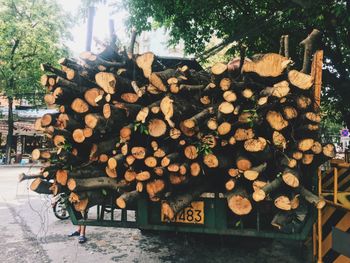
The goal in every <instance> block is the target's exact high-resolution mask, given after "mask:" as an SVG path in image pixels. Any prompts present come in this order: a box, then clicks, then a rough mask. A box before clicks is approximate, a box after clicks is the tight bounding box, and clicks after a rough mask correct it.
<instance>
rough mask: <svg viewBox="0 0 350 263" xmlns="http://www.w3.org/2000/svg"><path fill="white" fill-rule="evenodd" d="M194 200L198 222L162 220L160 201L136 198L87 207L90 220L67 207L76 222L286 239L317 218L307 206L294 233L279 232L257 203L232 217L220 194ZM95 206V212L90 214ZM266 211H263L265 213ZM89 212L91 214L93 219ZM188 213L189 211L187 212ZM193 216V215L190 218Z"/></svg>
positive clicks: (303, 234)
mask: <svg viewBox="0 0 350 263" xmlns="http://www.w3.org/2000/svg"><path fill="white" fill-rule="evenodd" d="M196 202H203V203H202V204H203V205H204V207H203V210H202V212H203V214H201V216H202V217H203V218H198V219H201V220H198V221H200V222H201V223H196V222H195V221H194V220H193V221H192V222H188V221H187V222H186V223H183V222H182V223H181V222H165V221H164V220H162V219H161V206H160V204H161V203H160V202H150V201H148V200H147V199H139V200H138V202H137V204H136V205H135V207H134V208H132V209H130V208H129V209H128V210H127V209H117V208H116V207H115V206H114V205H113V204H111V205H108V206H96V207H94V208H91V209H90V212H89V219H82V220H77V218H76V217H75V215H74V213H73V210H72V207H71V206H68V211H69V213H70V216H71V220H72V223H73V224H75V225H90V226H106V227H124V228H138V229H140V230H146V231H147V230H155V231H174V232H188V233H205V234H216V235H232V236H248V237H263V238H285V239H291V240H305V239H306V238H307V237H308V235H309V234H310V232H311V229H312V225H313V223H314V222H315V219H316V215H317V213H316V210H315V209H314V208H313V207H309V208H308V213H307V216H306V219H305V220H304V222H303V225H302V228H301V230H299V231H298V232H297V233H282V232H279V231H277V230H275V229H274V228H272V226H271V225H270V221H269V222H267V220H266V214H265V216H262V215H263V214H264V212H265V210H266V207H263V206H258V207H257V209H255V210H254V211H253V212H252V213H251V214H250V215H249V216H244V217H238V216H234V215H233V213H232V212H231V211H229V209H228V207H227V202H226V198H224V197H223V195H220V194H214V193H210V194H206V195H204V196H203V195H202V197H200V198H198V199H197V200H196ZM93 209H96V213H93V212H95V211H93ZM265 213H266V212H265ZM90 214H94V216H92V218H91V217H90ZM189 214H191V213H189ZM190 219H192V217H190Z"/></svg>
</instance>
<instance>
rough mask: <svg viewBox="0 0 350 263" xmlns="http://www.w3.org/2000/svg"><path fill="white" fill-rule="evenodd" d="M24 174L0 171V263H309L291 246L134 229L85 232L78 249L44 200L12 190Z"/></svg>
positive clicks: (23, 186) (21, 187)
mask: <svg viewBox="0 0 350 263" xmlns="http://www.w3.org/2000/svg"><path fill="white" fill-rule="evenodd" d="M36 169H37V168H33V169H32V170H31V172H35V170H36ZM28 170H29V168H18V167H17V168H9V167H1V166H0V262H6V263H12V262H13V263H20V262H30V263H31V262H35V263H40V262H82V263H89V262H94V263H96V262H101V263H102V262H147V263H153V262H191V263H193V262H201V263H202V262H210V263H211V262H225V263H226V262H235V263H240V262H242V263H243V262H244V263H251V262H252V263H253V262H259V263H264V262H266V263H270V262H271V263H275V262H276V263H277V262H278V263H281V262H283V263H297V262H298V263H299V262H300V263H305V262H311V261H310V251H309V250H305V249H300V246H299V245H297V244H295V243H293V242H286V241H279V240H266V239H260V240H255V239H242V238H222V237H213V236H206V235H195V236H193V235H184V234H175V233H167V234H166V233H161V234H154V233H152V234H141V232H140V231H139V230H137V229H117V228H98V227H89V228H88V238H89V240H88V242H87V243H86V244H84V245H80V244H78V243H77V240H76V238H68V237H67V233H69V232H71V231H72V230H73V227H72V225H71V224H70V222H69V221H60V220H58V219H56V218H55V217H54V215H53V213H52V210H51V206H50V200H49V199H48V198H47V197H44V196H39V195H37V194H35V193H31V192H30V191H29V190H28V186H29V182H22V183H20V184H17V176H18V174H19V173H20V172H28Z"/></svg>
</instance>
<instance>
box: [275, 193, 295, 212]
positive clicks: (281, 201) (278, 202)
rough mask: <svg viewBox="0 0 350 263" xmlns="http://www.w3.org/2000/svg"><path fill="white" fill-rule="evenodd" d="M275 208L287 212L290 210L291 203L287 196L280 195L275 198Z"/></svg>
mask: <svg viewBox="0 0 350 263" xmlns="http://www.w3.org/2000/svg"><path fill="white" fill-rule="evenodd" d="M274 204H275V206H276V207H277V208H278V209H281V210H284V211H289V210H291V209H292V203H291V200H290V199H289V197H288V196H285V195H281V196H279V197H277V198H276V199H275V201H274Z"/></svg>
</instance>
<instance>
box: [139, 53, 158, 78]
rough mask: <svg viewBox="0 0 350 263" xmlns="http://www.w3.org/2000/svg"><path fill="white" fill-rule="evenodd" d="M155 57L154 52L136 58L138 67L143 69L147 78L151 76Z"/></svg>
mask: <svg viewBox="0 0 350 263" xmlns="http://www.w3.org/2000/svg"><path fill="white" fill-rule="evenodd" d="M154 57H155V56H154V54H153V53H152V52H146V53H144V54H142V55H140V56H138V57H137V58H136V65H137V66H138V67H139V68H140V69H142V71H143V75H144V77H145V78H149V77H150V76H151V73H152V63H153V61H154Z"/></svg>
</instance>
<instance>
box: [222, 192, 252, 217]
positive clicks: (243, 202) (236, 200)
mask: <svg viewBox="0 0 350 263" xmlns="http://www.w3.org/2000/svg"><path fill="white" fill-rule="evenodd" d="M227 204H228V207H229V208H230V209H231V211H232V212H233V213H235V214H236V215H239V216H242V215H247V214H249V213H250V212H251V211H252V209H253V206H252V203H251V201H250V200H249V198H248V194H247V192H246V190H245V189H244V188H242V187H241V186H236V187H235V188H234V189H233V190H232V191H231V192H229V193H228V194H227Z"/></svg>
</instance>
